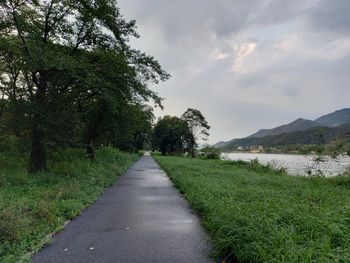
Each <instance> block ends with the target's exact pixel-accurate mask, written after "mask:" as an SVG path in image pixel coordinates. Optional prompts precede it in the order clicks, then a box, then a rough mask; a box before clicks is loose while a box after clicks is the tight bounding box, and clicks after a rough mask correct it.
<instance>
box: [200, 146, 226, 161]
mask: <svg viewBox="0 0 350 263" xmlns="http://www.w3.org/2000/svg"><path fill="white" fill-rule="evenodd" d="M220 156H221V150H220V149H219V148H216V147H214V146H210V145H207V146H205V147H204V148H202V149H201V150H200V154H199V157H200V158H202V159H220Z"/></svg>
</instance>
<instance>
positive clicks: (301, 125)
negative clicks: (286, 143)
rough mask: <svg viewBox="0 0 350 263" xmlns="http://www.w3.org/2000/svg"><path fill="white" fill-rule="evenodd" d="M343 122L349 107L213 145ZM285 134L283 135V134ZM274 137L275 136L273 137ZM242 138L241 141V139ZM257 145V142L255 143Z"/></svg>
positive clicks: (349, 116) (347, 120)
mask: <svg viewBox="0 0 350 263" xmlns="http://www.w3.org/2000/svg"><path fill="white" fill-rule="evenodd" d="M344 124H350V108H345V109H341V110H337V111H335V112H332V113H329V114H326V115H323V116H321V117H319V118H317V119H316V120H314V121H311V120H306V119H302V118H299V119H297V120H295V121H293V122H290V123H288V124H285V125H281V126H278V127H276V128H272V129H261V130H259V131H257V132H256V133H254V134H252V135H250V136H248V137H245V138H242V139H232V140H230V141H227V142H225V141H221V142H218V143H216V144H215V145H214V146H215V147H224V148H226V146H229V145H232V144H234V143H235V144H236V143H237V142H252V141H256V142H258V141H259V140H258V139H259V138H265V137H272V138H275V137H273V136H275V135H282V134H288V133H294V132H298V131H305V130H309V129H311V128H314V127H319V126H321V127H338V126H341V125H344ZM284 136H285V135H284ZM275 139H276V138H275ZM242 140H243V141H242ZM255 145H257V144H255Z"/></svg>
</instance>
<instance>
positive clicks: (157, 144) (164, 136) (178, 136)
mask: <svg viewBox="0 0 350 263" xmlns="http://www.w3.org/2000/svg"><path fill="white" fill-rule="evenodd" d="M188 135H189V130H188V126H187V124H186V122H185V121H184V120H182V119H180V118H178V117H172V116H164V117H163V118H161V119H159V120H158V122H157V123H156V125H155V127H154V130H153V147H154V148H155V149H159V150H160V151H161V153H162V155H166V154H170V155H173V154H181V153H183V152H184V150H185V148H186V138H187V136H188Z"/></svg>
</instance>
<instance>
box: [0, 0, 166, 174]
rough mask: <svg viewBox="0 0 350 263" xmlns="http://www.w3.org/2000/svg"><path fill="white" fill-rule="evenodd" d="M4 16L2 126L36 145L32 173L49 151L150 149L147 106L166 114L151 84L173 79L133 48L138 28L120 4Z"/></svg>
mask: <svg viewBox="0 0 350 263" xmlns="http://www.w3.org/2000/svg"><path fill="white" fill-rule="evenodd" d="M0 14H1V15H2V18H1V21H0V62H1V63H0V65H1V66H0V121H1V123H0V124H1V125H0V126H1V129H3V127H4V131H5V132H7V133H8V134H10V135H15V136H16V137H18V138H21V139H23V140H26V141H29V140H31V170H32V171H33V172H37V171H40V170H45V168H46V167H47V165H46V156H47V153H46V150H47V149H52V148H57V147H68V146H76V145H79V144H85V145H86V146H87V149H88V150H89V151H90V152H91V154H92V155H94V146H93V144H94V143H95V142H96V143H103V144H108V145H118V146H119V145H121V148H123V149H128V150H138V149H140V148H141V147H143V144H144V143H145V141H146V140H149V138H146V137H149V132H150V127H151V125H152V118H153V115H152V113H151V111H150V108H149V107H147V106H146V105H147V104H146V102H149V101H152V102H154V103H155V104H156V105H158V106H162V105H161V100H162V99H161V98H160V97H159V96H158V95H157V94H156V93H155V92H153V91H152V90H150V89H149V84H151V83H158V82H159V81H165V80H167V79H168V78H169V74H167V73H166V72H165V71H164V70H163V69H162V68H161V66H160V65H159V63H158V62H157V61H156V60H155V59H154V58H153V57H152V56H149V55H147V54H145V53H142V52H140V51H139V50H135V49H133V48H131V47H130V46H129V38H131V37H138V34H137V33H136V31H135V21H126V20H125V19H124V18H123V16H122V15H121V14H120V11H119V9H118V7H117V2H116V1H115V0H104V1H85V0H80V1H69V0H64V1H54V0H50V1H10V0H4V1H1V2H0ZM140 120H142V121H141V123H140ZM120 122H123V123H127V124H128V125H126V127H127V128H125V126H121V125H119V123H120ZM143 127H145V128H143ZM145 133H147V134H146V135H145ZM118 134H123V135H124V134H125V136H124V137H121V136H119V135H118ZM138 134H141V136H138Z"/></svg>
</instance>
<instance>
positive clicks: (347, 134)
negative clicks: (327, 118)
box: [224, 124, 350, 150]
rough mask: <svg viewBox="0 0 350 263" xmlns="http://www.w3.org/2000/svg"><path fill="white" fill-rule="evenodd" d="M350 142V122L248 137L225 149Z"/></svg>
mask: <svg viewBox="0 0 350 263" xmlns="http://www.w3.org/2000/svg"><path fill="white" fill-rule="evenodd" d="M340 138H342V139H345V140H346V141H349V142H350V124H345V125H341V126H337V127H326V126H318V127H313V128H310V129H307V130H303V131H296V132H291V133H283V134H278V135H271V136H265V137H246V138H242V139H239V140H235V141H234V142H232V143H230V144H229V145H226V146H225V147H224V149H225V150H232V149H235V148H237V147H238V146H243V147H249V146H255V145H261V146H265V147H266V146H267V147H276V146H289V145H306V144H327V143H330V142H332V141H334V140H337V139H340Z"/></svg>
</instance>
